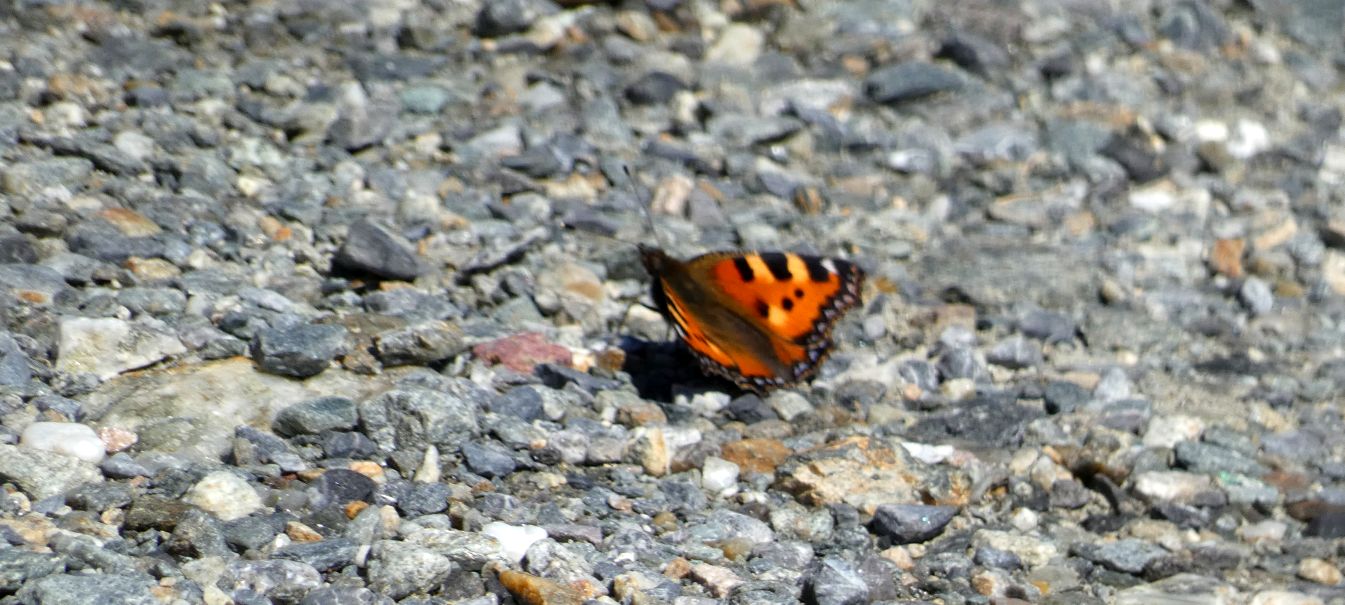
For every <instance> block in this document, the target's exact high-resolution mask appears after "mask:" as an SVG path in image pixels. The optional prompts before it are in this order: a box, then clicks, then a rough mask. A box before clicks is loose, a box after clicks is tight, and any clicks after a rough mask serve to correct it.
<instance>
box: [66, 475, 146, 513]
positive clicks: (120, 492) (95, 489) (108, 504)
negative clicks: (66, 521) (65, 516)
mask: <svg viewBox="0 0 1345 605" xmlns="http://www.w3.org/2000/svg"><path fill="white" fill-rule="evenodd" d="M132 496H133V494H132V491H131V486H129V485H127V484H125V483H112V482H103V483H85V484H84V485H81V486H79V487H76V488H75V489H73V490H71V491H70V492H69V493H67V494H66V495H65V503H66V504H69V505H70V507H71V508H75V509H78V510H86V511H90V512H102V511H105V510H108V509H113V508H122V507H124V506H126V505H127V504H130V503H131V498H132Z"/></svg>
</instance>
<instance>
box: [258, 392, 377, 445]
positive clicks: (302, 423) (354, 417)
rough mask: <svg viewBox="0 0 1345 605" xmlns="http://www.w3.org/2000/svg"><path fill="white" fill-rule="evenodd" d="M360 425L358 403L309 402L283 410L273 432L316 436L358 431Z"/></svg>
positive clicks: (336, 400) (340, 400) (327, 399)
mask: <svg viewBox="0 0 1345 605" xmlns="http://www.w3.org/2000/svg"><path fill="white" fill-rule="evenodd" d="M358 421H359V410H358V409H357V408H356V407H355V402H354V401H351V400H350V399H346V398H345V397H319V398H317V399H309V400H308V401H303V402H300V403H296V404H294V405H292V406H289V407H287V408H285V409H283V410H280V412H279V413H277V414H276V417H275V420H274V421H272V423H271V429H272V430H274V431H275V432H276V433H277V434H280V435H284V436H293V435H316V434H318V433H323V432H326V431H344V430H349V429H351V428H354V426H355V423H356V422H358Z"/></svg>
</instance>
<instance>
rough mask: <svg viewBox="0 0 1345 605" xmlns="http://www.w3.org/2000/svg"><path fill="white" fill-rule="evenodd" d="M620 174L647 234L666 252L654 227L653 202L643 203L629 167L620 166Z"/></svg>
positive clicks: (651, 200) (625, 165) (665, 247)
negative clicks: (646, 229)
mask: <svg viewBox="0 0 1345 605" xmlns="http://www.w3.org/2000/svg"><path fill="white" fill-rule="evenodd" d="M621 172H622V173H624V174H625V175H626V186H627V187H630V192H631V195H634V196H635V202H636V205H637V206H639V207H640V212H641V213H642V214H644V221H645V225H646V226H648V227H649V233H650V234H651V235H652V237H653V238H654V243H655V244H657V245H658V247H659V248H662V249H665V250H666V249H667V248H668V247H667V246H665V245H663V238H661V237H659V234H658V229H657V228H655V227H654V211H653V208H652V206H653V203H654V200H653V199H652V198H651V199H650V200H649V201H648V202H645V201H644V199H643V198H642V197H641V196H640V188H639V186H638V185H636V184H635V177H634V176H633V175H631V172H630V166H629V165H627V164H622V165H621Z"/></svg>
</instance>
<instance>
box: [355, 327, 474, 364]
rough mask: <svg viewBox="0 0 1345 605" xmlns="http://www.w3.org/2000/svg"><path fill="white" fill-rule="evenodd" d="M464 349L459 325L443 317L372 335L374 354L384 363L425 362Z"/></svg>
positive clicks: (448, 356)
mask: <svg viewBox="0 0 1345 605" xmlns="http://www.w3.org/2000/svg"><path fill="white" fill-rule="evenodd" d="M466 350H467V344H466V341H465V340H464V339H463V333H462V329H461V328H459V327H458V326H457V325H456V324H451V323H448V322H444V321H428V322H422V323H418V324H415V325H412V326H407V327H405V328H401V329H398V330H390V331H387V332H383V333H381V334H379V335H377V336H375V337H374V354H375V355H377V356H378V360H379V361H380V362H382V363H383V365H385V366H396V365H409V364H414V365H426V364H431V363H435V362H439V361H443V360H445V359H448V358H450V357H454V356H457V355H459V354H461V353H462V352H464V351H466Z"/></svg>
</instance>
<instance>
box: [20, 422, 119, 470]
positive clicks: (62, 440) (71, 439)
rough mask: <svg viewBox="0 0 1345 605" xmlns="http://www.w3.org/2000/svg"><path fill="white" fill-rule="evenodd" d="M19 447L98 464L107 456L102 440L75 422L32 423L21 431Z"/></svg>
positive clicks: (91, 430)
mask: <svg viewBox="0 0 1345 605" xmlns="http://www.w3.org/2000/svg"><path fill="white" fill-rule="evenodd" d="M19 445H22V446H24V447H28V448H32V449H35V450H43V451H47V452H56V453H58V454H65V455H67V456H74V457H75V458H79V459H80V460H84V461H86V462H92V463H95V464H97V463H99V462H102V461H103V458H105V457H106V456H107V448H106V446H104V445H103V440H102V439H99V438H98V433H95V432H94V430H93V429H92V428H89V427H88V426H87V425H83V424H78V423H75V422H34V423H32V424H30V425H28V427H27V428H25V429H23V435H21V436H20V437H19Z"/></svg>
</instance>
